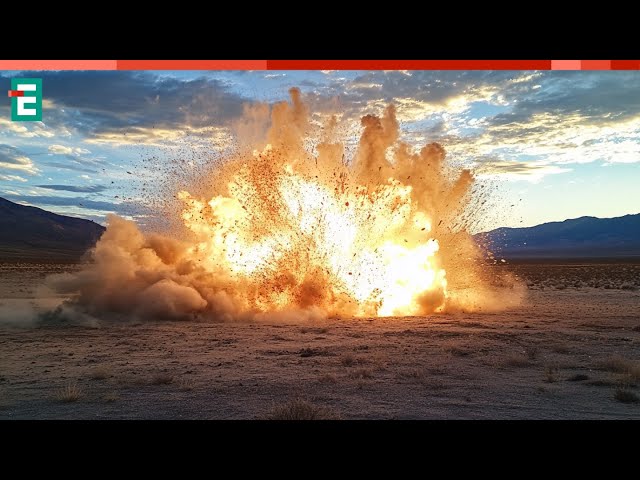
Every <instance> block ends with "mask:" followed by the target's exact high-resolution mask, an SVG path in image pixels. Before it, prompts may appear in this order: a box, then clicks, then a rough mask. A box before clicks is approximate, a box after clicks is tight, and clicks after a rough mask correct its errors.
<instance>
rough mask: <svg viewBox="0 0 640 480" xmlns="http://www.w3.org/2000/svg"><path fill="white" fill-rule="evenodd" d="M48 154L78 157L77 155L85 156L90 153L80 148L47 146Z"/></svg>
mask: <svg viewBox="0 0 640 480" xmlns="http://www.w3.org/2000/svg"><path fill="white" fill-rule="evenodd" d="M48 150H49V153H51V154H53V155H71V156H78V155H86V154H87V153H91V151H90V150H87V149H86V148H81V147H67V146H64V145H56V144H54V145H49V148H48Z"/></svg>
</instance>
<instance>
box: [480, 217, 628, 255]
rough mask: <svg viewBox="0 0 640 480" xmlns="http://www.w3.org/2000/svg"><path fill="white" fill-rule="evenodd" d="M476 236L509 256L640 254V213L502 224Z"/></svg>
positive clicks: (496, 252) (498, 253)
mask: <svg viewBox="0 0 640 480" xmlns="http://www.w3.org/2000/svg"><path fill="white" fill-rule="evenodd" d="M475 238H476V240H477V241H478V243H480V244H482V245H485V246H487V248H488V249H489V250H490V251H491V252H493V253H494V255H495V256H496V257H500V258H506V259H528V258H531V259H536V258H549V259H554V258H566V259H572V258H576V259H578V258H585V259H589V258H590V259H597V258H634V257H635V258H640V214H635V215H624V216H622V217H615V218H596V217H580V218H574V219H570V220H565V221H563V222H549V223H543V224H541V225H536V226H535V227H526V228H498V229H496V230H492V231H490V232H485V233H480V234H478V235H476V236H475Z"/></svg>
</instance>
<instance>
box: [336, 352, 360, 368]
mask: <svg viewBox="0 0 640 480" xmlns="http://www.w3.org/2000/svg"><path fill="white" fill-rule="evenodd" d="M340 363H341V364H342V365H343V366H345V367H353V366H354V365H362V364H363V363H366V360H365V359H364V358H363V357H357V356H355V355H352V354H351V353H347V354H345V355H343V356H342V357H340Z"/></svg>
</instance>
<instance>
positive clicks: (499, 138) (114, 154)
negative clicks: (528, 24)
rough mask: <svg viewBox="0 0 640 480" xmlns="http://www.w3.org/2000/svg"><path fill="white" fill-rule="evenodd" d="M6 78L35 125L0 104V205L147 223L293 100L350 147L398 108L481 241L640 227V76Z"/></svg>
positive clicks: (1, 80)
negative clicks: (441, 154) (482, 235)
mask: <svg viewBox="0 0 640 480" xmlns="http://www.w3.org/2000/svg"><path fill="white" fill-rule="evenodd" d="M12 77H38V78H42V79H43V99H44V112H43V121H42V122H11V121H10V99H9V98H7V97H6V96H5V97H4V98H5V101H4V102H2V104H0V196H2V197H5V198H8V199H10V200H12V201H16V202H19V203H23V204H26V205H35V206H38V207H41V208H45V209H47V210H51V211H55V212H57V213H63V214H67V215H73V216H80V217H84V218H90V219H93V220H96V221H99V222H103V220H104V217H105V215H106V214H107V213H109V212H115V213H118V214H121V215H124V216H127V217H130V218H137V219H138V220H139V221H141V222H142V223H144V218H145V216H146V215H152V214H153V209H150V202H149V201H148V199H149V198H150V197H151V196H152V195H149V191H148V190H147V187H148V188H153V185H155V186H156V188H157V185H158V184H159V183H158V182H159V181H160V183H161V180H162V178H161V177H162V176H163V175H166V174H167V171H168V170H170V169H172V168H176V166H179V165H181V164H180V161H182V160H184V165H186V166H187V167H186V168H189V166H191V167H193V164H194V162H195V163H198V162H203V161H208V159H209V158H211V157H212V156H214V157H215V156H216V155H220V154H221V153H224V152H225V151H229V150H230V149H231V148H232V146H233V136H232V134H231V129H230V125H231V124H232V123H233V122H234V120H235V119H237V118H238V117H239V116H240V115H241V114H242V111H243V106H244V105H245V104H246V103H250V102H252V101H260V102H267V103H273V102H276V101H281V100H283V99H286V98H287V90H288V88H290V87H292V86H297V87H299V88H300V89H301V90H302V92H303V94H305V96H306V97H307V100H308V102H309V103H310V105H311V108H312V110H313V111H316V112H318V114H319V115H323V114H326V113H328V112H331V113H336V112H339V113H341V120H342V122H343V125H346V126H347V131H350V132H353V134H354V135H357V133H358V128H359V127H358V125H359V123H358V121H359V118H360V117H361V116H362V115H364V114H367V113H380V112H381V110H382V108H384V106H386V105H387V104H388V103H394V104H395V105H396V106H397V111H398V118H399V120H400V121H401V125H402V127H401V128H402V130H403V132H404V139H406V140H409V141H410V142H412V143H415V144H416V146H420V145H422V144H424V143H426V142H432V141H438V142H440V143H442V145H443V146H444V147H445V148H446V150H447V152H448V157H449V158H450V159H451V160H452V162H453V163H454V164H456V165H465V166H469V167H472V168H473V169H474V171H475V172H476V175H477V177H478V179H479V181H481V182H484V183H486V184H487V185H489V186H490V188H491V191H492V200H491V201H490V205H491V208H489V210H488V211H487V212H486V215H485V217H486V218H485V220H484V222H481V223H480V225H482V229H488V228H494V227H498V226H529V225H535V224H538V223H542V222H546V221H553V220H564V219H566V218H575V217H579V216H583V215H594V216H600V217H611V216H619V215H624V214H627V213H638V212H640V188H639V185H640V94H639V93H638V92H640V72H634V71H566V72H563V71H544V72H535V71H506V72H505V71H495V72H492V71H441V72H439V71H267V72H265V71H253V72H245V71H238V72H234V71H221V72H173V71H160V72H124V71H123V72H116V71H114V72H70V71H59V72H0V91H2V90H5V91H6V90H9V88H10V79H11V78H12ZM354 138H355V137H354ZM150 158H151V159H153V162H151V163H148V162H147V163H145V160H147V159H150ZM163 162H164V165H165V166H166V168H164V169H163V168H160V169H157V168H156V169H153V168H150V169H148V170H147V171H145V169H144V165H151V164H153V165H155V166H157V165H158V164H163ZM143 188H145V190H144V192H146V193H142V192H143V190H142V189H143ZM143 197H144V198H143ZM151 203H152V202H151ZM141 205H142V206H141Z"/></svg>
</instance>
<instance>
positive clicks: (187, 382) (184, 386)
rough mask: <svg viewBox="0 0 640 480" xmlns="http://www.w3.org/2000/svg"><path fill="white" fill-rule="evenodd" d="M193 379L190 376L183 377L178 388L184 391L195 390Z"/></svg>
mask: <svg viewBox="0 0 640 480" xmlns="http://www.w3.org/2000/svg"><path fill="white" fill-rule="evenodd" d="M193 387H194V386H193V380H191V379H190V378H181V379H180V381H179V382H178V388H179V389H180V390H182V391H183V392H190V391H191V390H193Z"/></svg>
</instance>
